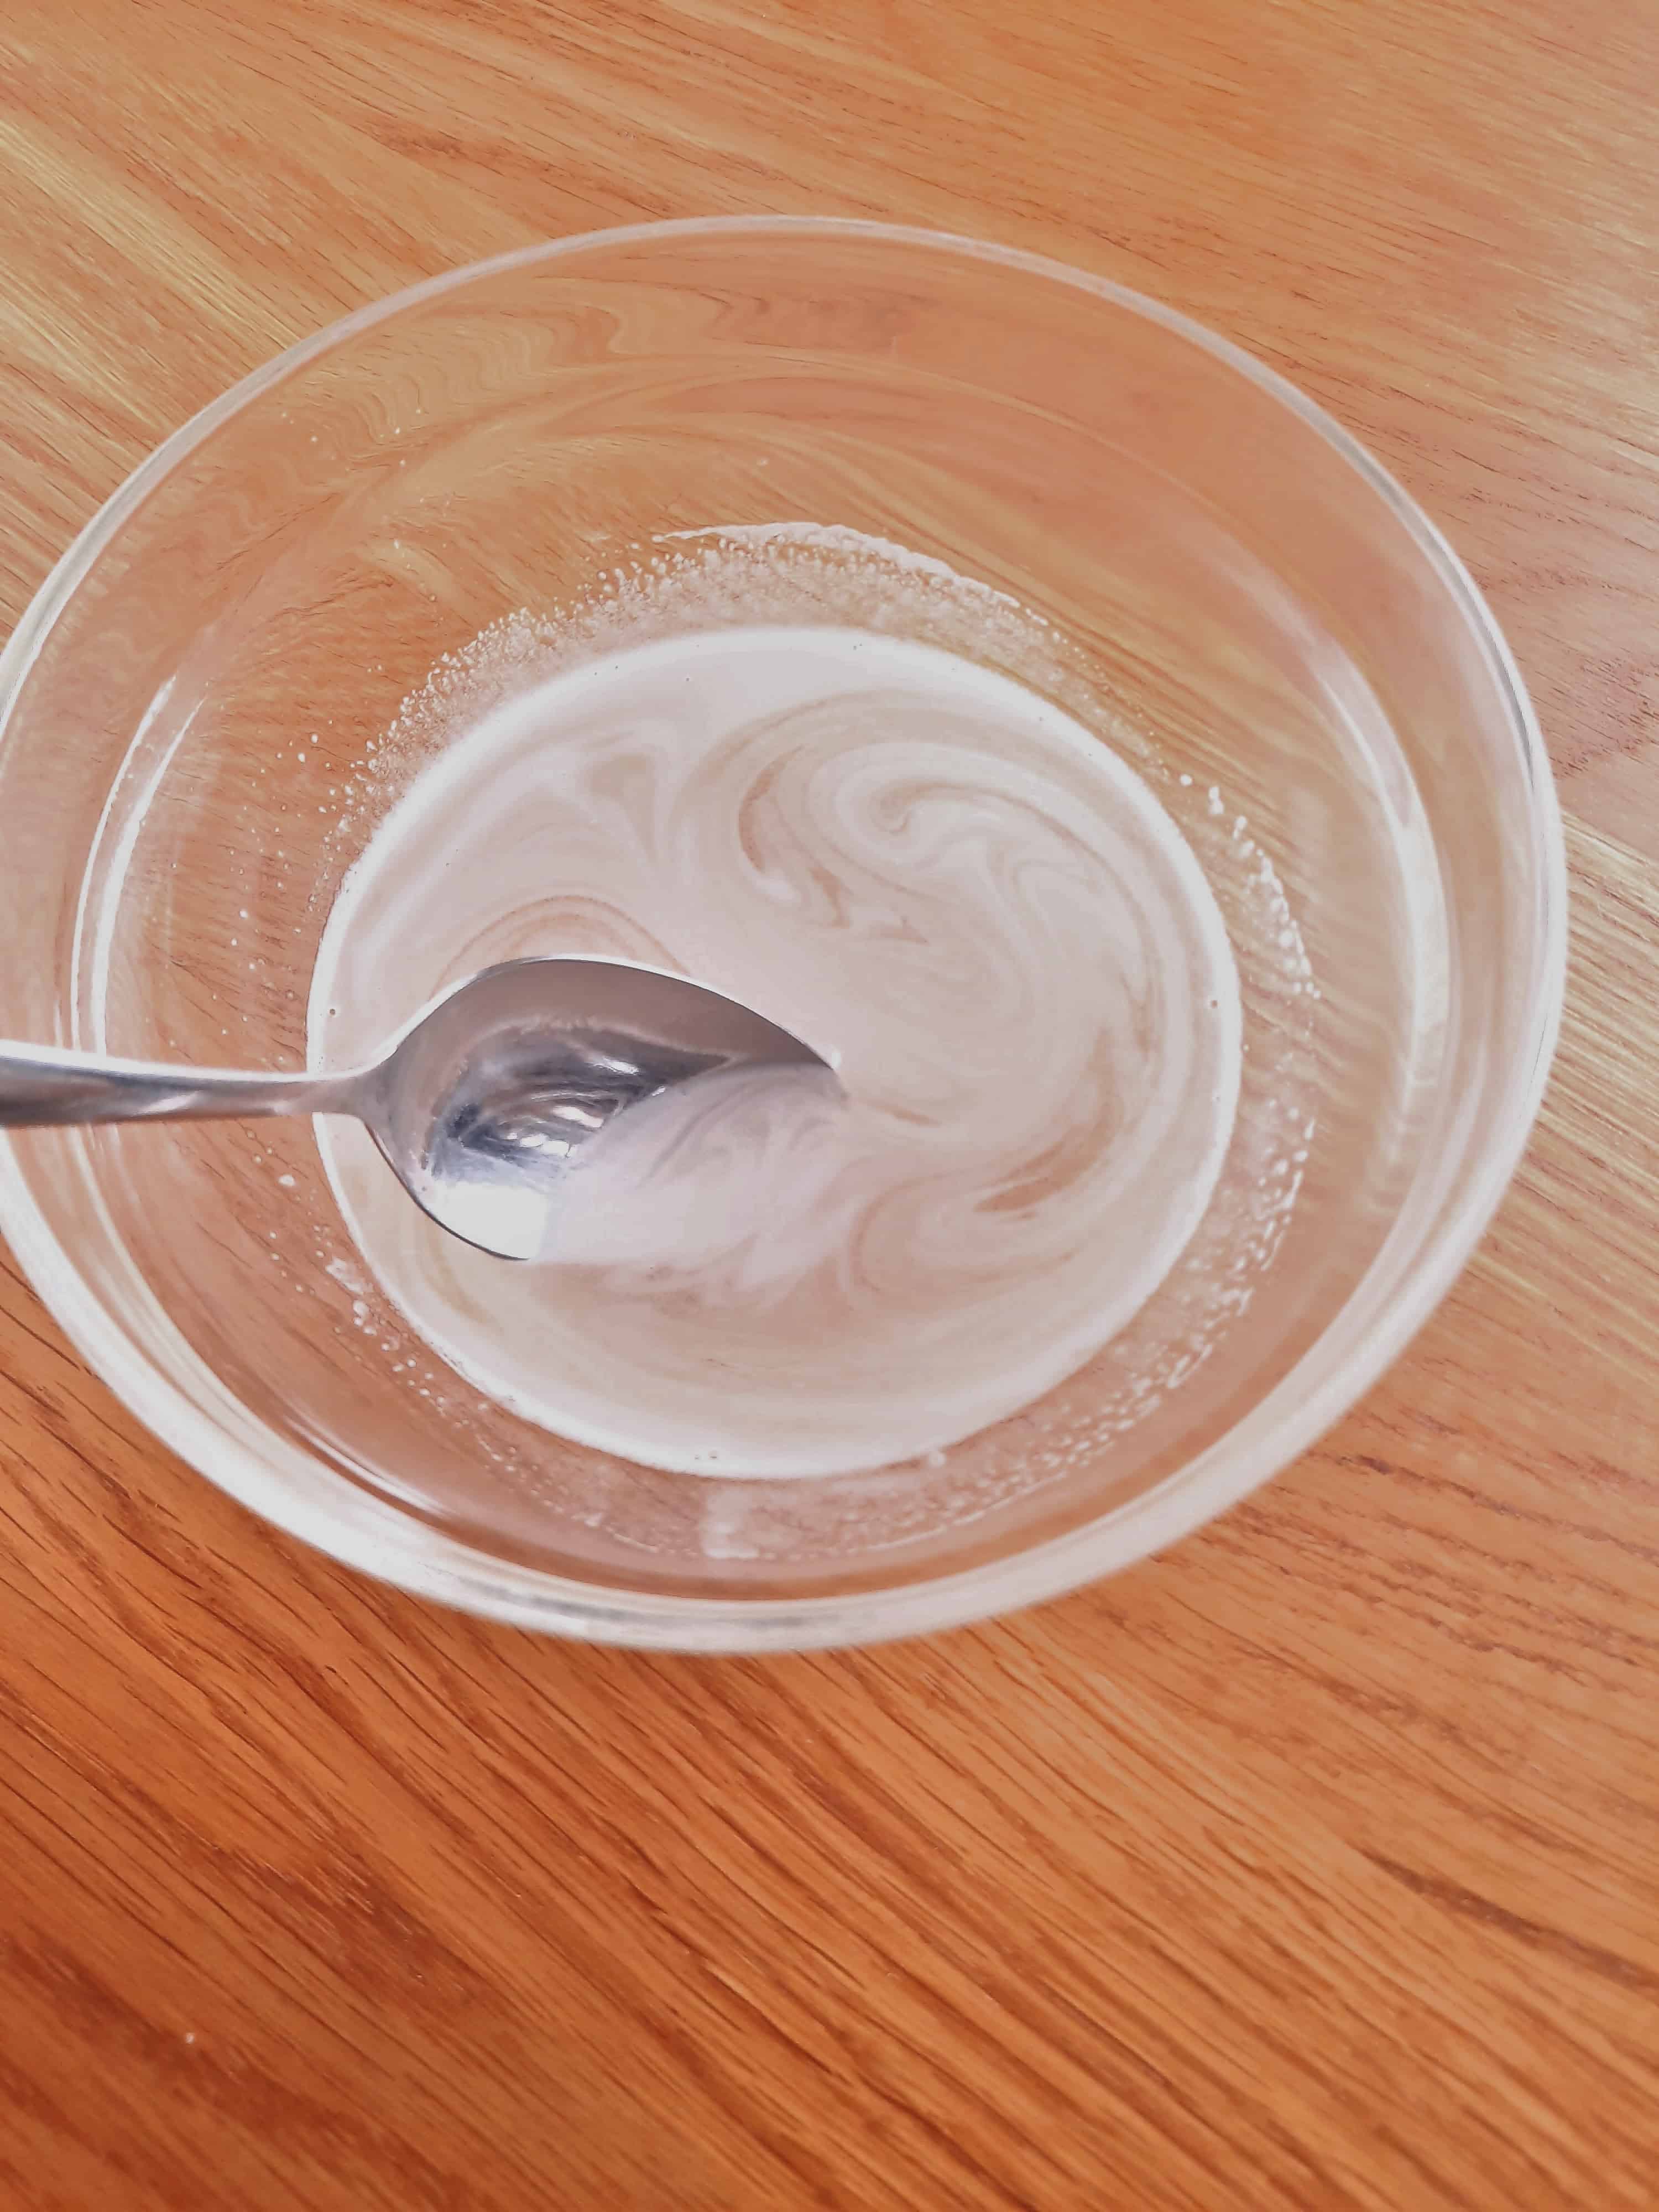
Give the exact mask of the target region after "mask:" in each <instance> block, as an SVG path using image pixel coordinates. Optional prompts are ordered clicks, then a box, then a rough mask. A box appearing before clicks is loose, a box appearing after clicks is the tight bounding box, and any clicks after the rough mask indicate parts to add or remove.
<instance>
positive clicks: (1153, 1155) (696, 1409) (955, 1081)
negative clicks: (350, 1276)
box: [311, 628, 1240, 1475]
mask: <svg viewBox="0 0 1659 2212" xmlns="http://www.w3.org/2000/svg"><path fill="white" fill-rule="evenodd" d="M550 952H582V953H590V954H600V955H608V956H611V957H622V958H629V959H635V960H640V961H643V962H646V963H649V964H650V965H652V966H655V967H663V968H670V969H678V970H681V971H683V972H684V973H685V974H688V975H692V976H695V977H696V979H697V980H698V981H702V982H705V983H708V984H710V985H712V986H714V987H715V988H716V989H719V990H721V991H725V992H726V993H728V994H731V995H732V996H733V997H735V998H738V999H740V1000H744V1001H746V1002H747V1003H748V1004H750V1005H751V1006H755V1007H756V1008H757V1009H758V1010H759V1011H760V1012H763V1013H765V1014H767V1015H769V1017H770V1018H772V1019H774V1020H775V1021H778V1022H780V1023H782V1024H784V1025H785V1026H787V1027H788V1028H790V1029H792V1030H794V1031H795V1032H796V1033H797V1034H799V1035H800V1036H803V1037H805V1039H806V1040H807V1041H808V1042H810V1043H811V1044H812V1045H813V1046H815V1047H816V1048H817V1049H818V1050H819V1051H820V1052H822V1053H823V1054H824V1055H825V1056H826V1057H827V1058H829V1060H831V1061H832V1062H833V1063H834V1064H835V1065H836V1067H837V1069H838V1070H839V1073H840V1075H841V1078H842V1082H843V1084H844V1085H845V1087H846V1091H847V1094H848V1098H847V1103H844V1104H837V1103H835V1102H834V1100H833V1099H831V1098H830V1097H828V1096H827V1094H826V1090H825V1087H824V1085H823V1084H822V1082H821V1081H816V1080H814V1079H811V1078H810V1077H809V1078H802V1077H799V1076H767V1077H746V1078H741V1079H721V1080H720V1082H719V1083H715V1084H709V1085H696V1086H692V1087H690V1089H688V1090H686V1091H679V1092H676V1093H673V1094H670V1095H667V1096H665V1097H663V1098H661V1099H659V1100H656V1101H653V1102H650V1103H647V1105H645V1106H642V1107H640V1108H636V1109H631V1110H630V1112H629V1114H628V1115H625V1116H623V1119H622V1120H620V1121H618V1122H617V1123H615V1124H613V1125H612V1127H611V1129H610V1130H609V1131H607V1132H606V1133H605V1135H604V1136H603V1137H602V1138H600V1139H596V1140H595V1141H594V1142H593V1143H592V1145H591V1146H589V1148H588V1150H587V1152H586V1154H585V1155H584V1157H583V1161H582V1164H581V1166H580V1168H579V1169H578V1170H575V1171H574V1174H573V1176H572V1178H571V1182H570V1202H569V1205H568V1208H565V1209H562V1211H561V1214H560V1218H559V1219H558V1221H557V1222H556V1225H555V1228H554V1231H553V1233H552V1235H551V1236H550V1239H549V1243H548V1246H547V1248H546V1254H547V1256H546V1257H545V1258H544V1261H543V1262H542V1263H540V1264H538V1265H532V1266H521V1265H517V1264H515V1263H513V1262H512V1261H498V1260H492V1259H490V1258H489V1257H487V1256H486V1255H483V1254H480V1253H477V1252H474V1251H471V1250H470V1249H467V1248H466V1247H465V1246H463V1245H461V1244H460V1243H458V1242H456V1241H455V1240H454V1239H453V1238H451V1237H447V1236H446V1235H445V1234H444V1232H443V1231H441V1230H439V1229H437V1228H435V1226H434V1225H432V1224H430V1223H429V1222H428V1221H427V1220H426V1219H425V1218H423V1217H422V1215H421V1214H420V1213H419V1212H417V1211H416V1208H415V1207H414V1206H411V1205H410V1202H409V1200H408V1199H407V1198H406V1197H405V1196H404V1194H403V1193H402V1192H401V1191H400V1190H399V1189H398V1187H397V1186H396V1184H395V1183H394V1182H393V1181H392V1176H391V1174H390V1171H389V1170H387V1169H386V1167H385V1165H384V1164H383V1163H382V1162H381V1161H380V1158H379V1156H378V1154H377V1153H376V1152H374V1147H373V1146H372V1145H371V1144H370V1142H369V1140H368V1138H367V1136H366V1135H365V1134H364V1133H362V1131H361V1130H359V1129H357V1128H356V1127H355V1125H352V1124H349V1123H343V1122H337V1121H330V1122H326V1123H322V1124H319V1131H320V1142H321V1143H322V1145H323V1147H324V1157H325V1164H326V1165H327V1167H328V1170H329V1173H330V1176H331V1180H332V1182H333V1183H334V1186H335V1189H336V1192H337V1195H338V1197H339V1200H340V1202H341V1205H342V1206H343V1210H344V1212H345V1216H346V1219H347V1222H348V1225H349V1227H350V1229H351V1231H352V1233H353V1235H354V1237H356V1241H357V1243H358V1244H359V1245H360V1247H361V1248H362V1252H363V1255H364V1257H365V1259H366V1260H367V1261H368V1265H369V1266H370V1267H372V1268H373V1270H374V1273H375V1274H376V1275H377V1276H378V1277H379V1279H380V1282H381V1284H382V1285H384V1287H385V1289H386V1291H387V1293H388V1294H389V1295H390V1296H391V1297H392V1299H393V1300H394V1301H395V1302H396V1304H398V1306H399V1307H401V1308H402V1310H403V1311H404V1314H405V1315H406V1316H408V1318H409V1320H410V1322H411V1323H412V1325H413V1326H414V1327H415V1328H416V1329H417V1330H418V1331H419V1332H420V1334H422V1336H423V1337H424V1338H425V1339H426V1340H427V1341H428V1343H430V1344H431V1345H432V1346H434V1348H435V1350H436V1351H438V1352H440V1353H441V1355H442V1356H443V1357H444V1358H446V1359H447V1360H448V1361H449V1362H451V1363H452V1364H453V1366H454V1367H455V1368H457V1369H458V1370H460V1371H461V1372H462V1373H463V1374H464V1375H465V1376H467V1377H468V1378H469V1379H470V1380H471V1382H473V1383H475V1384H476V1385H477V1387H479V1388H480V1389H483V1390H484V1391H486V1392H488V1393H489V1394H490V1395H493V1396H495V1397H496V1398H498V1399H499V1400H501V1401H503V1402H504V1403H505V1404H507V1406H509V1407H512V1408H513V1410H514V1411H515V1412H518V1413H521V1414H522V1415H524V1416H526V1417H527V1418H528V1419H531V1420H533V1421H535V1422H538V1423H539V1424H541V1425H543V1426H544V1427H546V1428H548V1429H550V1430H553V1431H557V1432H559V1433H561V1434H562V1435H565V1436H567V1437H573V1438H574V1439H576V1440H578V1441H580V1442H581V1443H589V1444H592V1445H595V1446H598V1447H599V1448H601V1449H605V1450H606V1451H610V1452H614V1453H617V1454H619V1455H624V1456H626V1457H629V1458H633V1459H637V1460H641V1461H644V1462H648V1463H651V1464H653V1465H655V1466H659V1467H664V1468H676V1469H684V1470H690V1471H696V1472H704V1473H711V1474H712V1473H718V1474H726V1475H738V1474H768V1475H775V1474H823V1473H830V1472H839V1471H844V1470H851V1469H855V1468H872V1467H878V1466H882V1465H885V1464H888V1463H890V1462H893V1461H895V1460H902V1459H906V1458H908V1457H911V1456H914V1455H920V1454H921V1453H924V1452H927V1451H929V1450H932V1449H938V1448H940V1447H942V1446H944V1445H945V1444H948V1443H952V1442H955V1441H956V1440H957V1439H958V1438H960V1437H963V1436H964V1435H967V1434H969V1433H971V1432H972V1431H975V1430H976V1429H978V1428H981V1427H983V1426H984V1425H987V1423H990V1422H992V1421H994V1420H997V1419H1000V1418H1001V1417H1003V1416H1004V1415H1006V1414H1009V1413H1014V1412H1016V1411H1018V1408H1019V1407H1022V1406H1024V1405H1026V1404H1028V1403H1030V1401H1032V1400H1033V1399H1035V1398H1036V1397H1037V1396H1039V1395H1041V1394H1042V1392H1043V1391H1045V1390H1046V1389H1049V1388H1050V1387H1052V1385H1053V1384H1054V1383H1057V1382H1059V1381H1060V1380H1061V1379H1062V1378H1063V1377H1064V1376H1066V1375H1068V1374H1070V1373H1072V1372H1073V1370H1075V1369H1076V1368H1078V1367H1079V1366H1080V1365H1081V1364H1083V1362H1084V1361H1085V1359H1087V1358H1089V1357H1090V1356H1091V1353H1093V1352H1095V1351H1096V1350H1097V1348H1098V1347H1099V1346H1101V1345H1102V1344H1103V1343H1104V1342H1105V1341H1107V1340H1108V1339H1109V1338H1110V1337H1111V1336H1112V1335H1113V1334H1115V1332H1116V1331H1117V1330H1118V1329H1119V1328H1121V1327H1122V1325H1123V1324H1124V1323H1125V1322H1127V1320H1128V1319H1129V1317H1130V1316H1131V1315H1133V1313H1134V1312H1135V1311H1136V1310H1137V1309H1138V1308H1139V1306H1140V1305H1141V1304H1143V1303H1144V1302H1145V1300H1146V1298H1147V1297H1149V1296H1150V1295H1151V1293H1152V1291H1153V1290H1154V1289H1155V1288H1156V1287H1157V1285H1158V1283H1159V1282H1160V1281H1161V1280H1162V1279H1163V1278H1164V1275H1165V1274H1166V1273H1168V1271H1169V1269H1170V1267H1171V1265H1172V1264H1173V1262H1174V1261H1175V1260H1176V1257H1177V1256H1178V1255H1179V1254H1180V1252H1181V1250H1182V1247H1183V1245H1184V1244H1185V1243H1187V1241H1188V1237H1190V1235H1191V1234H1192V1231H1193V1230H1194V1227H1195V1226H1196V1225H1197V1222H1198V1220H1199V1218H1200V1216H1201V1214H1202V1212H1203V1211H1204V1208H1205V1206H1206V1202H1207V1200H1208V1198H1209V1195H1210V1193H1211V1191H1212V1188H1213V1186H1214V1183H1215V1181H1216V1177H1217V1176H1218V1172H1219V1170H1220V1165H1221V1161H1222V1158H1223V1155H1224V1153H1225V1149H1226V1145H1227V1139H1228V1136H1229V1133H1230V1131H1231V1125H1232V1120H1233V1112H1234V1107H1235V1103H1236V1100H1237V1089H1238V1076H1239V1031H1240V1015H1239V1002H1238V989H1237V979H1236V977H1235V975H1234V970H1233V963H1232V959H1231V952H1230V950H1229V947H1228V944H1227V939H1226V934H1225V929H1224V927H1223V924H1222V921H1221V919H1220V916H1219V915H1218V911H1217V909H1216V906H1215V903H1214V901H1213V899H1212V896H1211V895H1210V892H1209V890H1208V889H1207V887H1206V884H1205V883H1204V880H1203V878H1202V876H1201V874H1200V871H1199V869H1198V866H1197V864H1196V863H1195V862H1194V860H1193V858H1192V856H1191V854H1190V853H1189V852H1188V848H1187V847H1186V845H1185V844H1184V842H1182V838H1181V837H1180V836H1179V834H1178V832H1177V831H1176V829H1175V828H1174V825H1173V824H1172V823H1170V820H1169V818H1168V817H1167V816H1166V815H1165V814H1164V811H1163V809H1162V808H1161V807H1160V806H1159V805H1158V802H1157V800H1156V799H1154V798H1153V796H1152V793H1151V792H1150V791H1149V790H1148V789H1147V787H1146V785H1145V784H1144V783H1143V782H1142V781H1140V779H1139V777H1138V776H1136V775H1134V774H1133V772H1132V771H1131V770H1130V769H1128V768H1127V767H1126V766H1125V765H1124V763H1122V762H1121V760H1120V759H1119V758H1118V757H1116V756H1115V754H1114V753H1113V752H1112V751H1111V750H1109V748H1108V747H1106V746H1105V745H1103V744H1101V743H1100V742H1099V741H1098V740H1097V738H1094V737H1092V736H1091V735H1090V734H1089V732H1086V731H1085V729H1084V728H1082V726H1080V725H1079V724H1078V723H1077V722H1075V721H1073V720H1072V718H1071V717H1070V716H1069V715H1067V714H1065V713H1063V712H1062V711H1061V710H1060V709H1059V708H1055V707H1054V706H1052V705H1051V704H1049V703H1048V702H1047V701H1045V700H1042V699H1041V698H1039V697H1038V696H1036V694H1034V693H1032V692H1030V691H1028V690H1024V688H1023V687H1022V686H1020V685H1018V684H1015V683H1013V682H1012V680H1010V679H1009V678H1006V677H1002V676H999V675H995V674H993V673H991V672H989V671H986V670H984V669H981V668H979V667H976V666H975V665H972V664H971V663H969V662H968V661H965V660H963V659H957V657H955V656H954V655H952V654H950V653H944V652H941V651H939V650H938V649H936V648H934V647H929V646H924V645H919V644H912V643H908V642H904V641H899V640H896V639H893V638H890V637H886V636H881V635H875V634H873V633H868V632H865V631H860V630H850V629H808V628H788V629H785V628H765V629H728V630H723V631H717V632H714V633H712V634H711V633H704V634H702V635H694V636H689V637H682V638H675V639H671V640H669V641H665V642H659V643H654V644H648V645H642V646H639V647H634V648H632V649H630V650H629V651H625V652H623V653H619V654H617V655H615V656H613V657H611V658H608V659H598V660H594V661H592V662H590V663H587V664H586V665H582V666H580V667H577V668H575V669H573V670H571V671H568V672H565V673H562V674H560V675H557V676H556V677H555V678H552V679H551V680H550V681H548V682H544V683H543V684H540V685H539V686H538V687H537V688H536V689H533V690H531V691H529V692H528V693H527V694H526V696H521V697H520V698H517V699H514V700H512V701H510V702H508V703H507V704H505V705H503V706H501V707H498V708H496V709H495V711H493V712H491V713H489V714H487V715H486V716H485V717H484V718H483V720H482V721H481V722H480V723H479V724H478V725H477V727H476V728H474V729H472V730H471V732H468V733H466V734H465V735H464V736H463V737H462V738H460V739H459V741H458V742H456V743H455V744H452V746H451V747H450V749H449V750H447V752H446V753H445V754H444V755H443V757H441V759H440V760H439V761H438V762H437V763H436V764H435V766H433V767H432V768H431V769H428V770H427V771H426V772H425V773H424V774H423V775H421V776H420V777H419V778H418V779H417V781H416V783H415V785H414V787H412V789H411V790H410V792H409V793H408V794H407V795H406V797H405V798H404V799H403V800H402V801H401V802H400V804H399V805H398V806H397V807H396V808H395V809H394V810H393V811H392V813H391V814H390V815H389V817H387V819H386V822H385V823H383V824H382V826H381V827H380V829H379V831H378V832H377V834H376V835H375V836H374V839H373V841H372V842H371V843H370V845H369V847H368V850H367V852H366V853H365V854H364V855H363V857H362V860H360V861H359V863H358V865H357V866H356V868H355V869H354V870H353V871H352V873H351V875H350V876H349V878H348V880H347V882H346V884H345V886H344V887H343V890H342V892H341V894H340V896H339V898H338V900H337V902H336V905H335V908H334V909H333V912H332V913H331V916H330V918H329V923H328V927H327V930H326V933H325V938H324V941H323V945H322V948H321V951H320V953H319V961H318V966H317V971H316V976H315V983H314V988H313V1000H312V1008H311V1015H312V1021H311V1034H312V1059H313V1065H315V1066H329V1067H339V1066H346V1065H349V1064H350V1063H352V1062H353V1061H356V1060H360V1059H362V1058H364V1057H366V1056H368V1054H371V1053H372V1052H374V1050H375V1049H376V1048H378V1047H379V1045H380V1042H381V1040H382V1039H383V1038H384V1037H385V1036H386V1035H387V1034H389V1033H390V1032H391V1031H392V1030H394V1029H396V1028H397V1027H398V1025H399V1024H401V1023H403V1022H404V1021H405V1020H407V1019H408V1018H410V1017H411V1016H412V1015H413V1014H415V1013H416V1012H417V1011H418V1010H419V1009H420V1008H421V1006H423V1005H424V1004H425V1003H426V1001H427V1000H429V999H430V998H431V997H432V996H433V995H434V994H435V993H436V992H438V991H439V990H441V989H442V988H444V987H447V985H449V984H451V983H453V982H456V981H459V980H461V979H462V978H463V977H465V976H466V975H471V974H472V973H473V972H474V971H476V970H477V969H479V968H481V967H483V966H486V965H488V964H489V963H490V962H492V961H496V960H504V959H512V958H516V957H524V956H526V955H532V954H539V953H550ZM331 1010H337V1011H333V1012H331Z"/></svg>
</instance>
